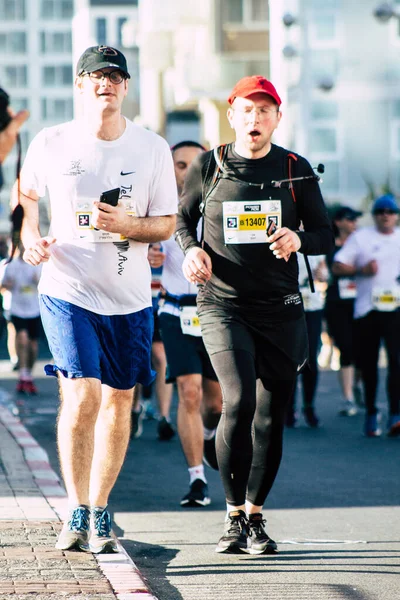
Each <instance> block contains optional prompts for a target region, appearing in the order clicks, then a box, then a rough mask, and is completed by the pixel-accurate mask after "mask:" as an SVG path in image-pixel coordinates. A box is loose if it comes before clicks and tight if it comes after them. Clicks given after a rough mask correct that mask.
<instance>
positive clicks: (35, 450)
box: [0, 390, 158, 600]
mask: <svg viewBox="0 0 400 600" xmlns="http://www.w3.org/2000/svg"><path fill="white" fill-rule="evenodd" d="M5 404H6V406H5ZM12 404H13V402H12V399H11V395H10V394H8V393H7V392H5V391H4V390H1V394H0V422H1V423H2V424H3V426H4V427H5V428H6V429H7V430H8V432H9V433H10V434H11V435H12V436H13V438H14V439H15V441H16V442H17V444H18V445H19V447H20V448H21V450H22V453H23V456H24V459H25V462H26V464H27V465H28V467H29V470H30V472H31V474H32V477H33V479H34V482H35V484H36V485H37V487H38V488H39V490H40V491H41V493H42V494H43V496H44V498H45V500H46V501H47V503H48V504H49V506H50V507H51V509H52V511H53V513H54V517H53V518H54V520H57V521H62V520H63V515H65V513H66V508H67V507H66V500H67V493H66V491H65V489H64V487H63V485H62V482H61V481H60V479H59V477H58V475H57V474H56V473H55V472H54V470H53V469H52V467H51V465H50V461H49V458H48V455H47V452H45V450H44V449H43V448H42V447H41V446H40V445H39V444H38V443H37V441H36V440H35V438H34V437H32V435H31V434H30V433H29V431H28V430H27V429H26V428H25V426H24V425H23V424H22V422H21V420H20V419H19V418H18V417H17V416H15V415H13V414H12V412H11V410H10V409H9V408H7V406H8V407H11V406H12ZM47 520H48V519H47ZM114 535H115V534H114ZM117 546H118V554H97V555H96V554H95V555H94V557H95V559H96V561H97V564H98V566H99V568H100V570H101V572H102V573H103V574H104V575H105V577H106V578H107V579H108V581H109V582H110V585H111V587H112V589H113V591H114V594H115V595H116V597H117V598H118V600H158V599H157V598H156V597H155V596H154V595H153V594H152V592H151V591H150V589H149V587H148V583H147V581H146V579H145V578H144V576H143V575H142V574H141V573H140V571H139V569H138V568H137V566H136V565H135V563H134V562H133V560H132V559H131V557H130V556H129V554H128V553H127V552H126V550H125V548H124V547H123V546H122V545H121V543H120V542H119V541H118V540H117Z"/></svg>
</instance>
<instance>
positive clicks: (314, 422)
mask: <svg viewBox="0 0 400 600" xmlns="http://www.w3.org/2000/svg"><path fill="white" fill-rule="evenodd" d="M303 415H304V420H305V422H306V423H307V425H308V426H309V427H313V428H314V429H315V428H316V427H319V419H318V417H317V415H316V414H315V412H314V409H313V407H312V406H309V407H307V408H304V409H303Z"/></svg>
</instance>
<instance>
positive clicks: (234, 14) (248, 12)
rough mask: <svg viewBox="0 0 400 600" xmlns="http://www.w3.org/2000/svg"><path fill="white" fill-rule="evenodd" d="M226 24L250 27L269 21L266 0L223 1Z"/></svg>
mask: <svg viewBox="0 0 400 600" xmlns="http://www.w3.org/2000/svg"><path fill="white" fill-rule="evenodd" d="M223 2H224V5H223V21H224V23H235V24H238V25H248V24H251V23H253V24H254V23H260V22H261V23H262V22H266V21H267V20H268V3H267V2H266V0H223Z"/></svg>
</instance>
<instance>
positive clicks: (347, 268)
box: [332, 261, 361, 277]
mask: <svg viewBox="0 0 400 600" xmlns="http://www.w3.org/2000/svg"><path fill="white" fill-rule="evenodd" d="M332 273H333V274H334V275H339V276H342V277H343V276H344V277H353V276H354V275H357V274H358V273H359V274H361V270H357V268H356V267H354V266H353V265H345V264H344V263H341V262H337V261H336V262H334V263H333V264H332Z"/></svg>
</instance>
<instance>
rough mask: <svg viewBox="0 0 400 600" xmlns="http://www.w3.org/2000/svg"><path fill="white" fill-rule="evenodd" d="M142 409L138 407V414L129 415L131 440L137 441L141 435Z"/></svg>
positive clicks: (134, 412)
mask: <svg viewBox="0 0 400 600" xmlns="http://www.w3.org/2000/svg"><path fill="white" fill-rule="evenodd" d="M143 419H144V408H143V406H142V405H140V410H139V411H138V412H136V411H134V410H133V411H132V413H131V439H135V440H137V439H138V438H140V436H141V435H142V433H143Z"/></svg>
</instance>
